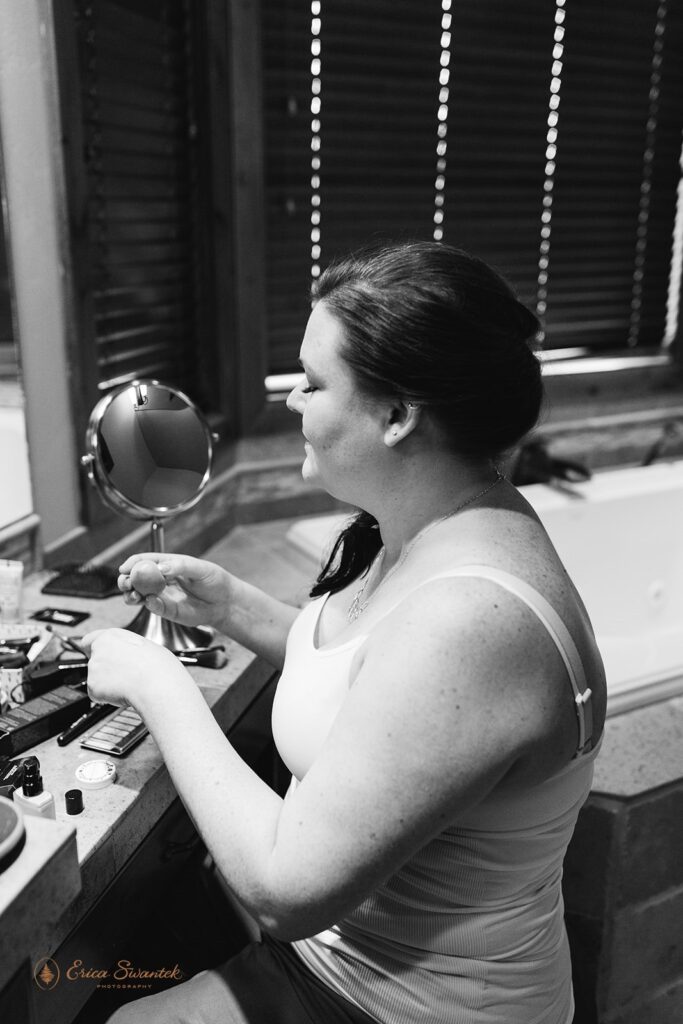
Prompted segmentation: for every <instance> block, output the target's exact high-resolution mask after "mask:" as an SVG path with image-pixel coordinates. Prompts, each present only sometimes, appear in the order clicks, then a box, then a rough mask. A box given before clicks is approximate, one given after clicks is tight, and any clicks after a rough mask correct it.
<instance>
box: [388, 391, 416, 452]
mask: <svg viewBox="0 0 683 1024" xmlns="http://www.w3.org/2000/svg"><path fill="white" fill-rule="evenodd" d="M419 421H420V406H419V405H417V404H416V403H415V402H403V401H398V402H396V403H395V404H394V405H393V406H392V408H391V411H390V414H389V422H388V425H387V428H386V430H385V432H384V443H385V445H386V446H387V447H388V448H393V447H394V445H397V444H398V443H399V441H402V440H403V438H404V437H407V436H408V434H412V432H413V430H415V427H416V426H417V425H418V423H419Z"/></svg>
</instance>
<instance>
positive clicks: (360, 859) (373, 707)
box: [272, 580, 538, 934]
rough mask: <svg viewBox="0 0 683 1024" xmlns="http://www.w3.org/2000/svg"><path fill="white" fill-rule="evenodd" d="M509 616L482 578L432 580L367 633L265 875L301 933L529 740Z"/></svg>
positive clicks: (350, 902) (390, 864)
mask: <svg viewBox="0 0 683 1024" xmlns="http://www.w3.org/2000/svg"><path fill="white" fill-rule="evenodd" d="M511 607H512V603H511V602H509V601H506V600H505V599H503V600H500V599H499V597H498V595H495V596H492V591H491V587H490V585H487V584H486V583H482V582H481V581H463V580H458V581H452V580H449V581H440V582H438V583H434V584H430V585H429V586H427V587H424V588H422V589H421V591H420V597H419V599H415V600H412V599H407V600H406V601H405V602H404V603H403V604H402V605H401V606H400V608H399V609H398V610H397V611H395V612H394V613H392V615H391V616H389V617H388V618H387V619H385V620H383V622H382V623H381V624H379V625H378V627H377V628H376V629H375V630H374V631H373V634H372V638H371V640H370V641H368V643H367V646H366V652H365V657H364V659H363V662H362V665H361V668H360V670H359V672H358V674H357V676H356V678H355V679H354V681H353V684H352V686H351V688H350V691H349V694H348V697H347V698H346V699H345V701H344V704H343V706H342V708H341V709H340V711H339V714H338V715H337V718H336V719H335V722H334V724H333V726H332V729H331V730H330V733H329V735H328V737H327V739H326V741H325V743H324V746H323V748H322V750H321V752H320V754H319V756H318V757H317V758H316V760H315V762H314V763H313V765H312V766H311V768H310V769H309V771H308V772H307V774H306V776H305V777H304V779H303V780H302V782H301V783H300V784H299V786H298V787H297V789H296V792H295V793H294V794H293V795H292V796H291V798H290V799H289V800H287V801H286V802H285V805H284V807H283V809H282V813H281V815H280V820H279V822H278V829H277V838H276V843H275V847H274V850H273V855H272V865H273V868H274V870H276V871H277V872H278V874H280V872H282V874H281V877H280V886H279V887H280V888H281V891H289V892H291V898H292V900H295V901H297V905H298V907H299V910H300V912H301V908H302V907H306V906H308V907H309V908H310V915H311V923H310V926H309V925H308V924H307V923H306V922H303V927H302V929H301V931H302V934H303V933H305V932H306V931H308V933H309V934H310V927H312V928H313V929H314V930H316V931H317V930H319V929H320V927H324V926H325V925H326V924H329V923H331V922H333V921H334V920H337V919H338V918H339V917H340V916H343V914H344V913H347V912H348V911H349V910H350V909H351V908H352V907H353V906H355V905H357V904H358V902H359V901H360V900H361V899H362V898H363V897H364V896H365V895H366V894H367V893H369V892H370V891H372V889H374V888H375V887H376V885H377V884H379V883H380V882H381V881H382V880H383V879H385V878H386V877H388V876H389V875H391V874H392V873H393V872H394V871H395V870H397V868H398V867H399V866H400V865H401V864H402V863H404V862H405V861H406V860H407V859H408V858H409V857H410V856H411V855H412V854H413V853H414V852H415V851H416V850H417V849H419V848H420V847H421V846H423V845H424V844H425V843H426V842H428V841H429V839H431V838H432V837H434V836H435V835H437V834H438V833H439V832H441V831H443V829H444V828H446V827H447V826H448V825H449V824H450V823H452V822H453V821H454V819H455V818H457V817H458V815H459V814H461V813H462V812H464V811H465V810H466V809H467V808H469V807H472V806H473V805H475V804H476V803H478V802H479V801H480V800H481V799H482V798H483V797H484V796H485V795H486V794H487V793H488V792H489V791H490V790H491V789H492V788H493V787H494V786H495V785H496V783H498V782H499V781H500V780H501V778H502V777H503V776H504V775H505V774H506V772H507V771H508V770H509V769H510V767H511V766H512V765H513V764H514V763H515V761H516V760H517V758H518V757H519V755H520V753H521V752H522V750H524V749H525V747H526V746H527V745H528V744H529V743H530V742H532V740H533V734H534V731H535V730H536V729H537V728H538V721H537V718H536V717H535V716H534V715H533V714H532V715H529V714H528V710H529V707H533V700H532V699H530V698H529V696H528V695H527V693H526V691H525V687H524V685H523V684H522V685H520V681H521V680H522V679H524V678H528V677H529V671H528V670H529V665H528V662H529V657H528V644H527V642H526V635H525V629H524V627H525V620H524V615H523V613H521V614H520V616H519V618H518V617H517V616H516V614H515V610H514V609H513V611H512V614H511V612H510V609H511ZM532 674H533V673H532ZM531 688H532V689H533V685H532V687H531ZM528 689H529V687H526V690H528ZM527 705H528V706H529V707H528V706H527ZM304 916H305V915H304Z"/></svg>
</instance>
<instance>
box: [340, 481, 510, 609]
mask: <svg viewBox="0 0 683 1024" xmlns="http://www.w3.org/2000/svg"><path fill="white" fill-rule="evenodd" d="M504 479H505V477H504V476H503V475H502V473H500V472H499V471H498V470H496V479H495V480H494V481H493V483H492V484H488V486H486V487H484V489H483V490H482V491H478V492H477V493H476V494H473V495H472V497H471V498H467V500H466V501H462V502H461V503H460V504H459V505H458V506H457V507H456V508H454V509H451V511H450V512H446V514H445V515H443V516H439V518H438V519H433V520H432V522H431V523H427V525H426V526H423V527H422V529H421V530H419V531H418V533H416V534H415V536H414V537H413V539H412V540H411V541H410V543H409V544H407V545H406V547H405V548H404V550H403V553H402V554H401V556H400V557H399V558H398V560H397V561H396V563H395V564H394V565H393V566H392V568H391V569H390V570H389V572H388V573H387V574H386V576H385V577H384V578H383V579H381V580H380V581H379V583H378V584H377V586H376V587H375V589H374V590H373V592H372V593H371V594H370V596H369V597H368V598H367V600H366V601H363V594H364V593H365V590H366V588H367V585H368V583H369V582H370V579H371V577H372V576H373V575H374V572H373V569H374V568H375V566H380V565H381V564H382V562H383V561H384V551H385V549H384V548H382V549H381V550H380V552H379V553H378V555H377V556H376V558H375V560H374V561H373V563H372V564H371V566H370V568H369V570H368V572H367V575H366V577H365V579H364V580H363V582H362V583H361V585H360V588H359V589H358V590H357V591H356V593H355V595H354V598H353V600H352V602H351V604H350V605H349V610H348V612H347V618H348V621H349V622H355V621H356V619H357V618H358V616H359V615H361V614H362V613H363V612H364V611H365V609H366V608H367V606H368V605H369V604H370V602H371V601H372V599H373V597H374V596H375V594H376V593H377V591H378V590H380V589H381V588H382V587H383V586H384V584H385V583H386V582H387V580H389V579H391V577H392V576H393V575H394V573H395V572H397V571H398V570H399V569H400V567H401V566H402V565H403V563H404V562H405V560H406V558H407V557H408V555H409V554H410V552H411V551H412V550H413V548H414V547H415V545H416V544H417V543H418V541H420V540H422V538H423V537H424V535H425V534H426V533H428V532H429V530H431V529H432V528H433V527H435V526H438V525H439V523H443V522H444V520H446V519H450V518H451V516H455V515H457V514H458V512H462V510H463V509H464V508H467V506H468V505H472V504H474V502H475V501H478V500H479V498H483V497H484V495H485V494H488V493H489V491H492V490H493V488H494V487H495V486H496V484H498V483H500V481H501V480H504Z"/></svg>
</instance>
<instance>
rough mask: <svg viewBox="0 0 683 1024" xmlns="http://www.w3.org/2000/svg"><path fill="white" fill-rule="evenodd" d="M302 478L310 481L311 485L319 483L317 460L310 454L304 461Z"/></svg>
mask: <svg viewBox="0 0 683 1024" xmlns="http://www.w3.org/2000/svg"><path fill="white" fill-rule="evenodd" d="M301 476H302V477H303V479H304V480H308V481H310V482H311V483H313V482H317V481H318V471H317V469H316V466H315V460H314V459H313V457H312V456H311V455H310V454H307V455H306V458H305V459H304V461H303V465H302V467H301Z"/></svg>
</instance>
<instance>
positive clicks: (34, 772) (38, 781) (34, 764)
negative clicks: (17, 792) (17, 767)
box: [22, 758, 43, 796]
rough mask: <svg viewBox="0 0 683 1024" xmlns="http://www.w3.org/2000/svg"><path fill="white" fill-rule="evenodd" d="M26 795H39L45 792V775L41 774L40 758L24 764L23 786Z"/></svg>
mask: <svg viewBox="0 0 683 1024" xmlns="http://www.w3.org/2000/svg"><path fill="white" fill-rule="evenodd" d="M22 791H23V794H24V796H39V795H40V794H41V793H42V792H43V776H42V775H41V774H40V764H39V763H38V758H36V759H35V761H29V763H28V764H24V783H23V786H22Z"/></svg>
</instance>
